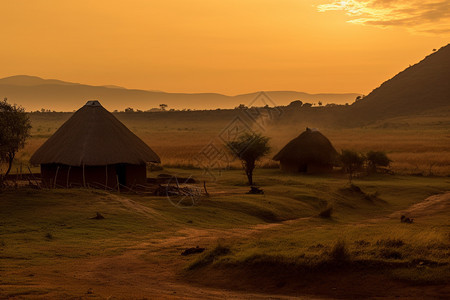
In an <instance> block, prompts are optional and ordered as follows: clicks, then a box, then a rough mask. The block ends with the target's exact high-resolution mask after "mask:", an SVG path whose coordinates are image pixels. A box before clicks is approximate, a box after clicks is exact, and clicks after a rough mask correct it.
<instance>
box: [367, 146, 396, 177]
mask: <svg viewBox="0 0 450 300" xmlns="http://www.w3.org/2000/svg"><path fill="white" fill-rule="evenodd" d="M366 159H367V169H368V171H369V172H376V171H377V167H389V164H390V163H391V160H390V159H389V158H388V157H387V155H386V153H384V152H382V151H369V152H368V153H367V155H366Z"/></svg>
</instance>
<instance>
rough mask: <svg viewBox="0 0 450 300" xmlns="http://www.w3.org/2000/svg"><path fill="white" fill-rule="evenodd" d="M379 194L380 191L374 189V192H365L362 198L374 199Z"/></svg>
mask: <svg viewBox="0 0 450 300" xmlns="http://www.w3.org/2000/svg"><path fill="white" fill-rule="evenodd" d="M379 195H380V193H378V191H376V192H374V193H366V194H365V195H364V199H366V200H368V201H374V200H376V199H378V196H379Z"/></svg>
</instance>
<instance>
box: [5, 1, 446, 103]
mask: <svg viewBox="0 0 450 300" xmlns="http://www.w3.org/2000/svg"><path fill="white" fill-rule="evenodd" d="M447 2H448V1H447V0H422V1H416V0H409V1H402V0H361V1H359V0H348V1H332V0H328V1H327V0H323V1H319V0H221V1H216V0H189V1H188V0H127V1H111V0H109V1H106V0H95V1H86V0H77V1H61V0H33V1H29V0H14V1H6V0H0V11H1V12H2V26H0V37H1V47H0V57H1V68H0V77H6V76H11V75H18V74H27V75H36V76H40V77H44V78H55V79H61V80H66V81H73V82H81V83H87V84H93V85H104V84H116V85H121V86H124V87H129V88H140V89H156V90H163V91H168V92H219V93H225V94H237V93H244V92H252V91H257V90H297V91H305V92H312V93H316V92H361V93H368V92H370V91H371V90H372V89H373V88H375V87H377V86H378V85H379V84H380V83H382V82H383V81H384V80H386V79H388V78H390V77H392V76H393V75H395V74H397V73H398V72H399V71H401V70H403V69H404V68H406V67H407V66H408V65H409V64H413V63H415V62H418V61H419V60H421V59H422V58H424V56H426V55H428V54H429V53H431V51H432V49H433V48H439V47H441V46H444V45H445V44H447V43H448V42H449V37H450V34H449V33H450V31H449V30H448V28H450V27H448V26H447V25H448V24H449V22H448V21H449V19H448V18H449V17H448V15H449V8H450V5H449V4H447ZM430 3H431V4H432V5H434V6H430ZM422 4H423V5H422ZM425 4H429V5H428V6H426V5H425ZM319 5H322V6H319ZM439 5H440V6H439ZM430 7H431V8H430ZM434 10H435V11H434Z"/></svg>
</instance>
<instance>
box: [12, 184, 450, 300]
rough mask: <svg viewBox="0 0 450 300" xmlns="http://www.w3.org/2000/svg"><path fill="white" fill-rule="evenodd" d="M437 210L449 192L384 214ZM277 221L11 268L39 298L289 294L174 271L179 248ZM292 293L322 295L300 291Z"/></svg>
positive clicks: (182, 262) (449, 204)
mask: <svg viewBox="0 0 450 300" xmlns="http://www.w3.org/2000/svg"><path fill="white" fill-rule="evenodd" d="M115 200H117V201H120V202H121V203H123V204H124V205H125V206H126V207H129V208H131V207H132V208H133V209H136V210H138V211H140V212H141V213H142V214H152V212H151V211H149V210H148V209H147V208H146V207H144V206H141V205H139V204H137V203H134V202H130V201H131V200H130V201H127V200H126V199H125V200H124V199H115ZM442 210H450V192H449V193H446V194H441V195H435V196H432V197H429V198H427V199H425V200H424V201H423V202H421V203H418V204H415V205H413V206H411V207H410V208H408V209H407V210H404V211H401V212H396V213H394V214H391V215H390V216H389V217H397V215H399V214H402V213H404V212H408V213H409V214H412V215H414V216H419V215H421V214H427V215H429V214H432V213H433V212H438V211H439V212H441V211H442ZM152 216H154V215H152ZM297 221H299V220H293V221H287V222H297ZM283 225H284V224H283V223H273V224H260V225H256V226H253V227H250V228H236V229H232V230H218V229H183V230H180V231H178V232H177V233H176V234H175V235H173V236H172V237H167V238H164V239H160V240H157V239H154V240H149V241H148V242H145V243H141V244H139V245H137V246H134V247H131V248H129V249H127V250H126V251H125V252H124V253H123V254H122V255H119V256H114V257H100V258H99V257H95V258H90V259H77V260H71V261H69V262H68V263H65V264H55V265H52V266H49V267H45V268H42V267H29V268H26V269H23V270H18V271H17V272H16V273H17V274H20V275H22V276H27V274H33V279H32V284H36V286H39V287H40V288H44V289H48V290H49V293H48V294H44V295H42V296H39V295H34V296H32V298H42V299H49V298H51V299H67V298H73V299H84V298H88V299H95V298H97V299H294V297H289V296H284V295H268V294H256V293H246V292H242V291H231V290H227V289H220V288H210V287H201V286H195V285H190V284H188V283H187V282H184V281H182V280H179V274H180V272H181V271H182V270H183V268H184V267H185V266H186V264H187V262H188V261H189V260H191V258H190V257H184V256H181V255H180V253H181V251H182V250H183V249H185V248H188V247H193V246H196V245H200V246H205V245H209V246H210V245H213V244H214V243H215V241H216V240H217V239H218V238H221V237H223V238H241V239H245V238H250V237H252V236H254V235H257V234H260V233H262V232H264V231H265V230H268V229H275V228H277V227H282V226H283ZM19 297H20V296H19ZM295 299H323V298H311V297H310V296H305V297H303V298H301V297H300V298H299V297H295Z"/></svg>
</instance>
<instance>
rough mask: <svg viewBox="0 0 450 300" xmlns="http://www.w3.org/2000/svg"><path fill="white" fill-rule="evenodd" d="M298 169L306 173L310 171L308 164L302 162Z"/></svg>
mask: <svg viewBox="0 0 450 300" xmlns="http://www.w3.org/2000/svg"><path fill="white" fill-rule="evenodd" d="M298 171H299V172H301V173H306V172H308V165H307V164H302V165H300V166H299V167H298Z"/></svg>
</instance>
